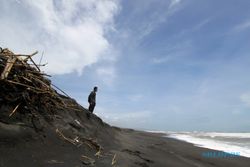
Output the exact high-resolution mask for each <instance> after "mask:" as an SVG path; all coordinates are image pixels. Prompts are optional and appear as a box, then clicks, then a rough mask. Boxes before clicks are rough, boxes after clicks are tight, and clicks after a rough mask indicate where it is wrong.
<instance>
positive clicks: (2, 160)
mask: <svg viewBox="0 0 250 167" xmlns="http://www.w3.org/2000/svg"><path fill="white" fill-rule="evenodd" d="M64 101H65V102H67V103H75V101H74V100H71V99H68V98H65V97H64ZM78 109H79V111H75V110H69V109H57V108H55V111H54V113H48V112H46V111H40V112H38V113H37V117H36V118H32V117H31V118H30V117H29V115H28V114H26V113H22V111H17V112H16V113H15V114H14V115H13V116H11V117H9V112H10V111H11V110H12V108H11V106H9V105H4V104H1V108H0V167H17V166H23V167H57V166H58V167H84V166H98V167H110V166H116V167H118V166H119V167H166V166H169V167H215V166H221V167H236V166H237V167H241V166H242V167H248V166H249V164H250V159H248V158H243V157H234V158H204V157H202V153H203V152H207V151H209V150H208V149H204V148H198V147H195V146H193V145H192V144H189V143H185V142H182V141H178V140H175V139H171V138H166V137H163V136H162V135H163V134H153V133H146V132H140V131H135V130H130V129H120V128H116V127H111V126H109V125H108V124H106V123H104V122H102V120H101V119H100V118H98V117H97V116H95V115H93V114H89V112H88V111H87V110H85V109H84V108H82V107H81V106H79V107H78ZM60 133H61V134H63V135H64V137H65V138H67V139H71V140H72V141H74V142H75V143H71V142H69V141H67V140H65V138H63V137H62V136H60ZM76 137H78V138H77V139H76ZM74 139H76V140H74ZM86 139H89V140H93V141H96V143H97V144H99V145H100V146H101V147H102V149H101V152H100V154H99V155H100V156H95V154H96V153H97V152H98V151H99V150H98V148H96V147H95V146H94V145H93V143H92V144H91V143H90V142H89V143H88V142H86ZM84 142H85V143H84ZM114 155H115V158H114ZM82 156H87V157H89V158H91V159H86V158H82ZM112 159H113V165H112V164H111V163H112Z"/></svg>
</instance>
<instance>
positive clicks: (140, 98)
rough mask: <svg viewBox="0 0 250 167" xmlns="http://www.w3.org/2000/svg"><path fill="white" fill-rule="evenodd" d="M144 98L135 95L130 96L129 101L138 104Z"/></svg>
mask: <svg viewBox="0 0 250 167" xmlns="http://www.w3.org/2000/svg"><path fill="white" fill-rule="evenodd" d="M143 97H144V96H143V95H140V94H134V95H131V96H129V97H128V98H129V100H130V101H132V102H138V101H140V100H142V99H143Z"/></svg>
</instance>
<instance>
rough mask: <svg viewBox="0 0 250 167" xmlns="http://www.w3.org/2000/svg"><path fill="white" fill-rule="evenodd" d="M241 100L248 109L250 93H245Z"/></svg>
mask: <svg viewBox="0 0 250 167" xmlns="http://www.w3.org/2000/svg"><path fill="white" fill-rule="evenodd" d="M240 99H241V101H242V102H243V103H245V104H246V105H247V106H248V107H250V93H244V94H242V95H241V96H240Z"/></svg>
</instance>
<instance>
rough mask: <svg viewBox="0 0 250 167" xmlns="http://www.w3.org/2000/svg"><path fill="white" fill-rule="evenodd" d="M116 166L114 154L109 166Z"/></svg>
mask: <svg viewBox="0 0 250 167" xmlns="http://www.w3.org/2000/svg"><path fill="white" fill-rule="evenodd" d="M115 164H116V154H115V155H114V157H113V159H112V162H111V165H112V166H113V165H115Z"/></svg>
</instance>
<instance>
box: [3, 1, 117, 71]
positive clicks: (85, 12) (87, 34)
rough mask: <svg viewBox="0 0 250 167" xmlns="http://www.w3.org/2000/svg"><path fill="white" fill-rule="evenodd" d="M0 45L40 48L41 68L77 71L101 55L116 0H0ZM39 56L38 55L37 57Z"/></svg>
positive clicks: (106, 45) (107, 46)
mask: <svg viewBox="0 0 250 167" xmlns="http://www.w3.org/2000/svg"><path fill="white" fill-rule="evenodd" d="M0 10H1V16H0V20H1V25H0V32H1V38H0V45H1V46H2V47H8V48H10V49H11V50H13V51H14V52H20V53H24V52H25V53H31V52H33V51H34V50H39V51H40V53H41V52H42V51H44V57H45V58H44V59H45V60H44V61H46V62H48V66H47V67H46V68H45V70H46V71H47V72H49V73H52V74H65V73H70V72H75V71H77V72H78V73H81V72H82V71H83V69H84V68H85V67H86V66H89V65H91V64H93V63H96V62H98V60H100V59H102V58H103V57H105V53H106V52H107V51H108V50H109V49H110V47H111V44H110V43H109V41H108V40H107V38H106V37H105V34H106V33H107V32H108V31H112V30H113V29H114V26H113V25H114V24H113V21H114V16H115V14H116V13H117V12H118V11H119V5H118V2H117V1H116V0H84V1H82V0H74V1H70V0H62V1H51V0H37V1H29V0H23V1H4V2H1V6H0ZM38 59H39V58H38Z"/></svg>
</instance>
